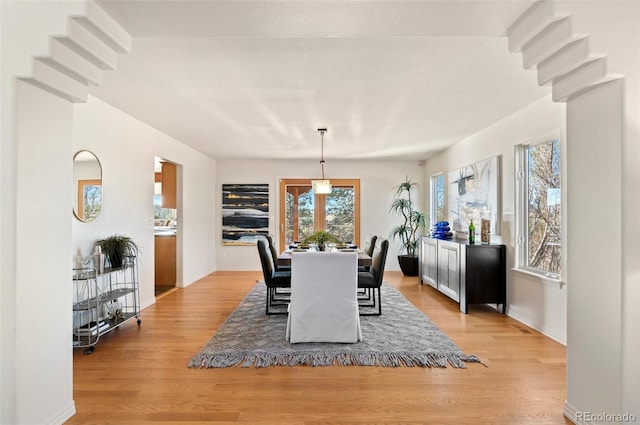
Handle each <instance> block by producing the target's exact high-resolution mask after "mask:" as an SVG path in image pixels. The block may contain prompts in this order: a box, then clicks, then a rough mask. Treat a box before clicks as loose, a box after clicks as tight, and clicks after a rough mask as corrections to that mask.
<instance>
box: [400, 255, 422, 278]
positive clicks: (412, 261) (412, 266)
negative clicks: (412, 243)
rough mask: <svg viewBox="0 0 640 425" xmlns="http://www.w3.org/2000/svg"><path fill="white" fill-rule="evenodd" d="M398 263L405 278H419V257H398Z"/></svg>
mask: <svg viewBox="0 0 640 425" xmlns="http://www.w3.org/2000/svg"><path fill="white" fill-rule="evenodd" d="M398 263H399V264H400V270H402V274H404V275H405V276H418V257H410V256H408V255H398Z"/></svg>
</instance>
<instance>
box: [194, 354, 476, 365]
mask: <svg viewBox="0 0 640 425" xmlns="http://www.w3.org/2000/svg"><path fill="white" fill-rule="evenodd" d="M466 362H473V363H480V364H482V365H483V366H485V367H486V366H487V365H485V364H484V363H483V362H482V361H481V360H480V359H479V358H478V357H477V356H474V355H458V354H447V355H439V354H433V355H416V354H409V353H405V354H380V353H339V354H317V353H315V354H306V353H298V354H286V355H274V354H267V353H264V354H255V353H245V354H242V353H224V354H201V355H198V356H196V357H194V358H193V359H192V360H191V361H190V362H189V368H224V367H233V366H237V367H269V366H334V365H338V366H381V367H440V368H445V367H447V364H450V365H451V366H453V367H456V368H461V369H466V365H465V363H466Z"/></svg>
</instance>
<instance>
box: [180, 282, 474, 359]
mask: <svg viewBox="0 0 640 425" xmlns="http://www.w3.org/2000/svg"><path fill="white" fill-rule="evenodd" d="M265 297H266V287H265V285H264V284H263V283H258V284H257V285H256V287H255V288H253V289H252V290H251V291H250V292H249V294H248V295H247V297H246V298H245V299H244V300H243V301H242V302H241V303H240V305H239V306H238V308H236V310H235V311H234V312H233V313H231V315H230V316H229V317H228V318H227V319H226V320H225V322H224V323H223V324H222V325H221V326H220V328H219V329H218V331H217V332H216V334H215V335H214V336H213V337H212V338H211V340H209V342H208V343H207V344H206V345H205V346H204V347H203V348H202V350H201V351H200V353H199V354H198V355H197V356H195V357H194V358H193V359H191V361H190V362H189V367H190V368H221V367H231V366H239V367H267V366H295V365H309V366H331V365H339V366H348V365H351V366H386V367H400V366H422V367H446V366H447V364H450V365H452V366H454V367H458V368H466V366H465V364H464V362H479V363H481V362H480V360H479V359H478V357H476V356H473V355H465V354H464V353H463V352H462V350H461V349H460V348H459V347H458V346H457V345H456V344H454V343H453V341H451V340H450V339H449V337H447V335H445V334H444V333H443V332H442V331H441V330H440V329H439V328H438V327H437V326H436V325H435V324H434V323H433V322H432V321H431V320H430V319H429V318H428V317H427V316H425V315H424V314H423V313H422V312H421V311H419V310H418V309H417V308H415V307H414V306H413V305H412V304H411V303H410V302H409V301H408V300H407V299H406V298H405V297H404V296H403V295H402V294H401V293H400V292H398V291H397V290H396V289H395V288H394V287H393V286H391V285H390V284H388V283H386V282H385V283H384V284H383V286H382V316H361V317H360V322H361V326H362V335H363V339H364V341H361V342H358V343H355V344H332V343H317V342H316V343H299V344H290V343H289V342H287V341H286V339H285V332H286V327H287V316H286V315H270V316H267V315H266V314H265V312H264V304H265Z"/></svg>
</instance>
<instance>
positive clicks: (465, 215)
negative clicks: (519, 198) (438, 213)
mask: <svg viewBox="0 0 640 425" xmlns="http://www.w3.org/2000/svg"><path fill="white" fill-rule="evenodd" d="M499 184H500V157H498V156H494V157H492V158H489V159H486V160H483V161H478V162H474V163H473V164H470V165H467V166H465V167H462V168H459V169H457V170H455V171H452V172H450V173H449V221H450V222H451V224H452V229H453V230H455V231H467V230H468V229H469V223H470V222H471V220H473V223H474V225H475V226H476V228H478V229H479V228H480V220H482V219H485V220H491V230H490V231H491V234H494V235H499V234H500V206H499V203H498V202H499V188H500V186H499Z"/></svg>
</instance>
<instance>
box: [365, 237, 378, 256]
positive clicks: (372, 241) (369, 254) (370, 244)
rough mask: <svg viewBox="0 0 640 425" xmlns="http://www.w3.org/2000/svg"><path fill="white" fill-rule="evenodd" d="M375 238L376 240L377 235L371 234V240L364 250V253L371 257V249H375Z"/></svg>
mask: <svg viewBox="0 0 640 425" xmlns="http://www.w3.org/2000/svg"><path fill="white" fill-rule="evenodd" d="M377 240H378V237H377V236H376V235H373V236H371V242H369V246H368V247H367V249H366V250H365V251H364V252H365V254H367V255H368V256H369V257H371V258H373V251H375V249H376V241H377Z"/></svg>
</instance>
